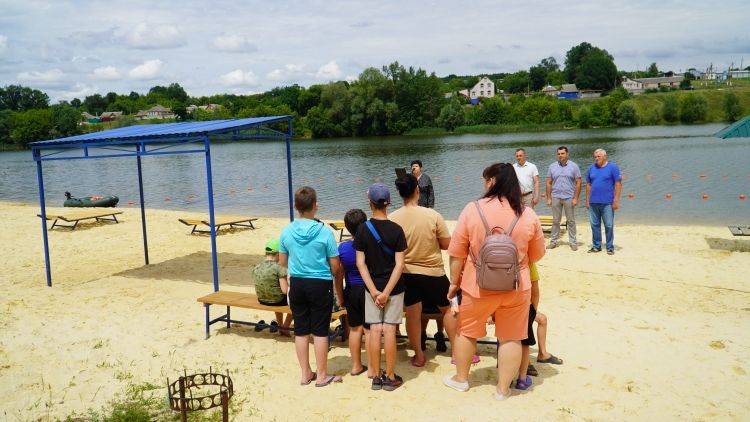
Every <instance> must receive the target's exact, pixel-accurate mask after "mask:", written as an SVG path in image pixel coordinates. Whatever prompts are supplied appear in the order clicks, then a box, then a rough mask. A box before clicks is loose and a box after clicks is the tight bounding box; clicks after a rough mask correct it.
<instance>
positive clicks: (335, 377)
mask: <svg viewBox="0 0 750 422" xmlns="http://www.w3.org/2000/svg"><path fill="white" fill-rule="evenodd" d="M332 382H344V380H343V379H341V377H340V376H338V375H329V376H328V378H326V380H325V381H324V382H322V383H320V384H318V383H316V384H315V386H316V387H325V386H327V385H330V384H331V383H332Z"/></svg>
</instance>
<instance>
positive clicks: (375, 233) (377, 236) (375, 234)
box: [365, 220, 396, 256]
mask: <svg viewBox="0 0 750 422" xmlns="http://www.w3.org/2000/svg"><path fill="white" fill-rule="evenodd" d="M365 224H366V225H367V228H368V229H369V230H370V233H372V237H374V238H375V241H376V242H378V245H380V247H381V248H382V249H383V251H385V253H387V254H388V255H391V256H395V255H396V253H395V252H393V249H391V248H389V247H388V246H387V245H386V244H385V243H383V239H381V238H380V234H378V231H377V230H376V229H375V226H374V225H373V224H372V222H371V221H370V220H367V221H366V222H365Z"/></svg>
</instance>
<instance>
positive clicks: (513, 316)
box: [458, 289, 531, 341]
mask: <svg viewBox="0 0 750 422" xmlns="http://www.w3.org/2000/svg"><path fill="white" fill-rule="evenodd" d="M529 306H531V289H529V290H522V291H519V290H516V291H512V292H503V293H498V294H493V295H487V296H483V297H472V296H471V295H469V294H468V293H466V292H463V294H462V295H461V305H460V306H459V308H458V333H459V334H461V335H462V336H464V337H468V338H473V339H477V338H481V337H484V336H485V335H487V318H488V317H489V316H490V315H493V316H494V317H495V337H497V338H498V339H500V340H502V341H520V340H523V339H525V338H526V337H527V336H528V333H527V332H528V329H529V327H528V322H529Z"/></svg>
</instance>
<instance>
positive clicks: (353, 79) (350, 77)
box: [346, 75, 359, 83]
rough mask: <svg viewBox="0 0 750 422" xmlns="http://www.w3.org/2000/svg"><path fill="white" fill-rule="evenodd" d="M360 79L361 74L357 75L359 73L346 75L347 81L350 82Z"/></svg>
mask: <svg viewBox="0 0 750 422" xmlns="http://www.w3.org/2000/svg"><path fill="white" fill-rule="evenodd" d="M358 79H359V76H357V75H349V76H347V77H346V81H347V82H350V83H351V82H355V81H356V80H358Z"/></svg>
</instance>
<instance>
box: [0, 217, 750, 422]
mask: <svg viewBox="0 0 750 422" xmlns="http://www.w3.org/2000/svg"><path fill="white" fill-rule="evenodd" d="M37 212H38V209H37V208H36V207H32V206H27V205H20V204H11V203H0V215H2V218H1V219H0V233H2V245H1V246H0V248H1V249H0V256H2V257H3V264H4V265H3V271H2V273H0V274H1V275H0V310H1V312H2V313H1V314H0V318H1V320H0V327H2V328H0V330H1V331H2V335H1V336H0V397H2V398H3V405H2V406H1V407H2V412H3V419H5V420H32V419H34V420H35V419H41V420H47V419H55V418H65V416H67V415H70V414H72V413H73V412H78V413H83V412H85V411H86V410H87V409H88V408H94V409H99V408H101V407H102V406H104V405H106V403H107V402H108V401H110V400H112V399H113V398H114V397H115V396H116V394H118V393H122V392H123V391H124V390H125V389H126V388H127V387H128V386H129V385H131V384H141V383H144V382H151V383H154V384H159V385H164V384H165V383H166V378H167V377H170V378H171V379H174V378H175V377H176V376H178V375H179V373H181V372H182V370H183V369H187V370H188V371H195V370H203V369H207V368H208V366H209V365H212V366H213V367H214V368H218V369H221V370H225V369H228V370H229V371H230V373H231V376H232V378H233V379H234V385H235V391H236V395H235V397H234V399H233V401H235V402H236V403H238V404H240V405H239V406H236V408H237V410H238V413H235V415H234V416H235V417H236V420H246V419H253V418H256V419H262V420H273V419H276V420H291V419H297V420H301V419H305V418H306V419H310V420H319V419H323V418H324V417H325V419H326V420H350V419H372V418H373V417H374V418H375V419H378V420H386V419H393V418H394V417H395V418H398V419H404V418H408V419H409V420H438V419H442V420H447V421H453V420H497V419H499V418H500V417H501V416H502V417H503V418H518V419H520V418H524V419H527V420H528V419H530V420H552V419H555V420H560V419H562V420H578V419H581V418H584V419H595V420H602V419H608V420H612V419H614V420H621V419H656V418H663V417H667V418H669V419H709V418H717V417H718V418H721V419H733V420H748V418H750V410H748V408H749V407H750V398H748V397H749V396H748V393H750V377H749V376H748V372H750V363H748V351H749V350H750V335H749V334H748V333H750V275H749V274H750V272H749V270H750V253H738V252H726V251H716V250H711V249H709V248H708V246H707V244H706V242H705V237H707V236H710V237H724V238H728V237H730V236H729V232H728V231H727V229H726V228H725V227H697V226H688V227H665V226H658V227H649V226H625V225H622V226H618V227H616V235H617V242H616V243H617V245H618V250H617V254H616V255H615V256H613V257H610V256H607V255H605V254H603V253H602V254H597V255H594V256H592V255H589V254H587V253H586V252H585V249H586V245H585V244H584V245H582V246H581V247H580V249H579V250H578V252H572V251H571V250H570V249H568V248H567V247H565V246H564V247H561V248H558V249H555V250H553V251H550V252H549V253H548V255H547V256H546V257H545V258H544V259H543V260H542V261H541V263H540V271H541V276H542V283H541V288H542V300H541V306H540V310H541V311H542V312H545V313H546V314H547V315H548V317H549V320H550V334H549V349H550V351H551V352H552V353H554V354H556V355H557V356H559V357H561V358H563V359H564V360H565V364H564V365H562V366H551V365H537V367H538V368H539V369H540V372H541V374H540V377H537V378H534V388H533V389H532V390H531V391H530V392H527V393H525V394H521V395H518V396H516V397H513V398H512V400H509V401H505V402H495V401H493V399H492V392H493V388H494V384H495V380H496V376H495V359H494V358H493V357H492V356H493V353H494V348H492V347H487V346H485V347H483V348H482V349H481V354H482V361H481V362H480V363H479V364H478V365H476V366H475V367H474V368H473V370H472V377H471V387H472V388H471V390H470V391H469V392H468V393H463V394H462V393H457V392H455V391H453V390H449V389H447V388H445V387H443V386H442V384H441V382H440V379H441V377H442V376H443V375H445V374H448V373H451V372H452V371H453V367H452V366H451V365H450V357H449V356H448V355H445V354H442V355H437V356H436V355H435V352H434V349H433V346H432V345H430V346H429V350H428V357H429V358H431V359H430V361H429V363H428V364H427V366H426V367H425V368H423V369H421V370H417V369H415V368H412V367H410V366H409V364H408V359H407V351H406V349H404V348H403V347H401V348H400V349H399V360H398V363H397V372H398V373H400V374H401V375H403V376H404V379H405V380H406V384H405V385H404V386H403V387H402V388H401V389H399V390H397V391H395V392H391V393H389V392H384V391H371V390H370V384H369V381H368V380H367V379H366V378H365V377H364V376H360V377H350V376H345V377H344V383H343V384H337V385H333V386H330V387H327V388H324V389H316V388H314V387H312V386H307V387H300V386H299V385H298V378H299V373H298V365H297V361H296V359H295V355H294V349H293V344H292V343H291V342H290V341H288V340H284V339H280V338H278V337H276V336H273V335H270V334H269V333H268V332H264V333H260V334H258V333H255V332H253V331H252V330H251V329H247V328H245V327H236V328H235V327H233V328H232V329H231V330H230V331H231V332H226V329H221V328H220V325H219V324H217V325H215V326H214V327H213V328H212V337H211V338H210V339H209V340H204V339H203V308H202V307H201V306H200V305H199V304H198V303H197V302H196V298H197V297H198V296H201V295H204V294H207V293H209V292H211V291H212V286H211V270H210V268H211V266H210V254H209V251H210V242H209V239H208V238H207V237H205V236H190V235H189V234H188V233H189V228H188V227H186V226H183V225H182V224H180V223H178V222H177V217H178V216H183V215H190V214H186V213H177V212H172V211H160V210H149V211H148V212H147V219H148V221H149V243H150V251H151V262H152V264H151V265H150V266H143V252H142V240H141V228H140V227H141V226H140V220H139V212H138V210H136V209H132V208H130V209H125V214H124V215H123V216H122V223H120V224H117V225H114V224H106V223H100V224H94V225H87V226H82V227H79V228H78V229H77V230H75V231H74V232H68V231H58V230H55V231H53V232H51V233H50V246H51V250H52V254H51V259H52V264H53V281H54V286H53V287H52V288H47V287H46V286H45V282H44V261H43V255H42V242H41V228H40V222H39V219H38V218H37V217H35V215H36V213H37ZM196 216H197V214H196ZM284 224H285V222H284V221H283V220H281V219H261V220H259V221H258V222H257V226H258V227H259V228H258V230H255V231H251V230H241V231H235V232H234V233H231V234H226V235H222V236H220V237H219V238H218V241H217V242H218V248H219V252H220V255H219V265H220V267H221V270H220V271H221V286H222V288H223V289H227V290H238V291H251V290H252V287H251V283H250V277H249V271H248V269H249V267H250V266H251V265H252V264H253V263H255V262H257V261H258V260H260V259H261V258H262V256H261V254H262V250H263V249H262V245H263V243H264V242H265V240H266V239H268V238H270V237H272V236H275V235H277V234H278V233H279V231H280V229H281V228H282V227H283V225H284ZM579 226H582V229H581V230H580V231H581V233H580V237H579V241H581V242H588V241H589V237H590V232H589V230H588V229H587V228H586V227H585V226H586V224H585V222H581V223H580V224H579ZM218 311H219V309H215V310H214V314H215V315H218ZM232 315H233V317H235V318H243V319H256V318H264V319H266V320H268V319H269V318H270V317H272V315H271V314H268V313H263V312H253V311H247V310H239V309H238V310H233V314H232ZM431 329H432V327H431ZM532 350H535V349H532ZM409 353H411V352H409ZM532 362H533V359H532ZM349 367H350V362H349V357H348V349H347V348H346V346H345V345H344V344H337V346H335V347H334V348H333V350H332V352H331V353H330V356H329V368H330V369H331V370H332V371H333V372H335V373H338V374H346V373H347V372H348V370H349ZM156 392H157V394H159V395H161V396H163V395H164V394H165V393H164V390H157V391H156Z"/></svg>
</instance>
